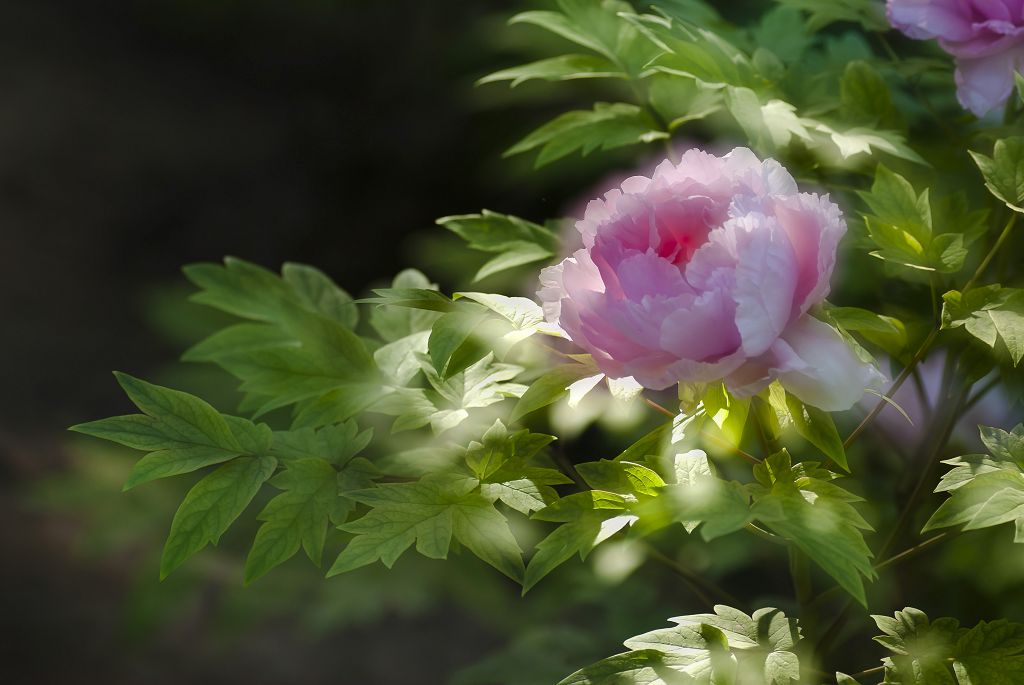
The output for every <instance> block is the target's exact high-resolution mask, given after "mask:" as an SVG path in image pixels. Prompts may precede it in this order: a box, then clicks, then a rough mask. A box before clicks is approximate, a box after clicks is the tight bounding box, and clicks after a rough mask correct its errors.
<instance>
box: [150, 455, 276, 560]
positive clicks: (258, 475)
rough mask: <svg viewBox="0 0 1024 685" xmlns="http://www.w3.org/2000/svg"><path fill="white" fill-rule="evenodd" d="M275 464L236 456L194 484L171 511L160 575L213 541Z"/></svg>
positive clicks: (268, 476)
mask: <svg viewBox="0 0 1024 685" xmlns="http://www.w3.org/2000/svg"><path fill="white" fill-rule="evenodd" d="M276 466H277V460H276V459H274V458H273V457H267V456H262V457H238V458H236V459H233V460H231V461H229V462H228V463H226V464H224V465H223V466H221V467H219V468H218V469H217V470H216V471H214V472H213V473H211V474H210V475H208V476H206V477H205V478H203V479H202V480H200V481H199V482H198V483H196V484H195V485H194V486H193V487H192V489H191V490H189V491H188V494H186V495H185V499H184V501H183V502H182V503H181V506H180V507H178V511H177V513H175V514H174V520H173V521H172V522H171V532H170V534H169V535H168V536H167V543H166V544H165V545H164V552H163V556H162V557H161V559H160V578H161V579H163V578H166V577H167V576H168V574H170V573H171V571H173V570H174V569H176V568H177V567H178V566H180V565H181V564H182V562H184V561H185V560H186V559H188V558H189V557H190V556H192V555H193V554H195V553H196V552H198V551H199V550H201V549H202V548H203V547H205V546H206V545H207V544H208V543H213V544H217V541H218V540H220V536H221V535H223V534H224V531H226V530H227V529H228V526H230V525H231V523H232V522H233V521H234V520H235V519H236V518H238V516H239V514H241V513H242V510H244V509H245V508H246V506H248V504H249V502H250V501H252V498H253V497H254V496H255V495H256V493H257V492H258V491H259V489H260V486H262V485H263V483H264V481H266V480H267V479H268V478H270V476H271V474H273V472H274V469H275V467H276Z"/></svg>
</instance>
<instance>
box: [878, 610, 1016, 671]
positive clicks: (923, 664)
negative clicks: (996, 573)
mask: <svg viewBox="0 0 1024 685" xmlns="http://www.w3.org/2000/svg"><path fill="white" fill-rule="evenodd" d="M872 618H873V619H874V620H875V623H876V624H877V625H878V627H879V629H880V630H881V631H882V632H883V633H885V635H881V636H879V637H876V638H875V641H876V642H878V643H879V644H881V645H883V646H884V647H885V648H886V649H888V650H889V651H890V652H892V656H889V657H886V658H885V659H883V660H882V662H883V664H884V665H885V673H886V680H885V682H887V683H927V684H928V685H931V684H932V683H935V684H936V685H942V684H943V683H948V684H949V685H954V684H956V685H985V684H987V683H992V684H995V685H999V684H1002V683H1006V684H1007V685H1009V684H1010V683H1017V682H1020V680H1021V678H1022V677H1024V655H1021V652H1022V651H1024V625H1021V624H1019V623H1011V622H1009V621H1007V620H1005V619H1002V620H998V621H991V622H986V621H981V622H980V623H978V624H977V625H976V626H974V627H973V628H970V629H967V628H961V627H960V624H959V622H958V621H956V620H955V619H952V618H940V619H936V620H935V621H929V620H928V616H927V615H925V613H924V612H923V611H920V610H918V609H914V608H912V607H907V608H905V609H904V610H903V611H898V612H896V615H895V618H890V617H888V616H872ZM951 669H952V670H951Z"/></svg>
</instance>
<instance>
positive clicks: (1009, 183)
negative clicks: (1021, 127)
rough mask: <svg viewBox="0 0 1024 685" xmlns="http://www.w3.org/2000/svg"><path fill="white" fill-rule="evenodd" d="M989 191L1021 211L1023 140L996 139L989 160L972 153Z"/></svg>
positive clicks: (1020, 138)
mask: <svg viewBox="0 0 1024 685" xmlns="http://www.w3.org/2000/svg"><path fill="white" fill-rule="evenodd" d="M971 157H973V158H974V163H975V164H977V165H978V168H979V169H981V174H982V176H984V177H985V187H986V188H988V190H989V192H990V193H992V194H993V195H995V196H996V197H997V198H999V199H1000V200H1002V201H1003V202H1005V203H1006V206H1007V207H1009V208H1010V209H1012V210H1014V211H1015V212H1024V137H1013V138H1004V139H1002V140H997V141H996V144H995V148H994V150H993V152H992V156H991V157H986V156H985V155H983V154H980V153H977V152H971Z"/></svg>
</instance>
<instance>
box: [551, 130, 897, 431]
mask: <svg viewBox="0 0 1024 685" xmlns="http://www.w3.org/2000/svg"><path fill="white" fill-rule="evenodd" d="M576 228H577V230H578V231H579V232H580V234H581V235H582V237H583V249H580V250H578V251H576V253H575V254H573V256H572V257H569V258H568V259H565V260H564V261H563V262H562V263H561V264H558V265H556V266H552V267H549V268H547V269H544V271H543V272H541V277H540V278H541V285H542V288H541V290H540V291H539V292H538V295H539V296H540V299H541V301H542V303H543V305H544V311H545V315H546V317H547V319H548V321H550V322H552V323H557V324H558V325H559V326H560V327H561V328H562V330H564V331H565V332H566V334H567V335H568V336H569V337H570V338H571V339H572V340H573V342H575V343H576V344H577V345H579V346H580V347H582V348H584V349H585V350H587V351H588V352H590V353H591V354H592V355H593V357H594V361H595V362H596V363H597V365H598V366H599V367H600V369H601V370H602V371H603V372H604V373H606V374H607V375H608V376H609V377H611V378H625V377H629V376H632V377H633V378H635V379H636V380H637V381H638V382H639V383H640V384H641V385H643V386H645V387H648V388H652V389H656V390H660V389H664V388H667V387H669V386H671V385H673V384H675V383H679V382H710V381H718V380H724V381H725V383H726V385H727V386H728V387H729V389H730V390H731V391H732V392H733V393H735V394H737V395H740V396H748V395H752V394H755V393H757V392H760V391H761V390H763V389H764V388H765V387H766V386H767V385H768V383H770V382H771V381H772V380H773V379H776V378H778V379H780V380H781V381H782V383H783V384H784V385H785V387H786V389H787V390H788V391H789V392H792V393H793V394H794V395H796V396H797V397H799V398H800V399H801V400H803V401H804V402H806V403H807V404H811V405H814V406H816V407H819V408H821V409H825V410H828V411H836V410H841V409H849V408H850V407H851V406H852V405H853V404H854V403H855V402H856V401H857V400H858V399H859V398H860V397H861V395H862V394H863V393H864V389H865V388H866V387H868V386H870V385H874V384H876V383H877V382H879V381H880V380H881V375H880V374H879V373H878V371H877V370H876V369H875V368H874V367H873V366H871V365H870V364H866V363H864V362H862V361H861V360H860V359H859V358H858V357H857V356H856V355H855V354H854V353H853V351H852V350H851V349H850V347H849V346H848V345H847V344H846V342H845V341H844V340H843V338H842V337H841V336H840V334H839V332H838V331H836V330H835V329H834V328H832V327H831V326H829V325H828V324H825V323H822V322H821V321H819V320H817V319H815V318H813V317H812V316H810V315H809V314H808V313H807V311H808V309H810V308H811V307H812V306H814V305H815V304H818V303H820V302H821V301H822V300H823V299H824V298H825V296H826V295H827V294H828V291H829V278H830V276H831V275H832V269H833V267H834V266H835V258H836V247H837V245H838V243H839V239H840V238H841V237H842V236H843V234H844V233H845V232H846V224H845V222H844V221H843V217H842V213H841V212H840V210H839V207H837V206H836V205H835V204H834V203H832V202H831V201H829V199H828V198H827V197H819V196H818V195H811V194H807V193H803V194H801V193H798V192H797V187H796V183H795V182H794V180H793V177H792V176H790V175H789V173H788V172H787V171H786V170H785V169H784V168H783V167H782V166H781V165H780V164H779V163H778V162H776V161H775V160H767V161H764V162H762V161H760V160H759V159H758V158H757V157H756V156H755V155H754V153H752V152H751V151H750V150H747V149H746V148H737V149H735V150H733V151H732V152H730V153H729V154H727V155H725V156H724V157H716V156H714V155H711V154H707V153H705V152H702V151H700V150H689V151H688V152H687V153H686V154H684V155H683V158H682V161H681V162H680V163H679V164H678V165H673V164H672V163H670V162H668V161H666V162H663V163H662V164H661V165H660V166H658V168H657V169H656V170H655V172H654V175H653V177H652V178H646V177H643V176H634V177H632V178H629V179H627V180H626V181H625V182H623V184H622V188H621V190H620V189H614V190H612V191H610V192H608V193H607V194H606V195H605V196H604V199H603V200H594V201H592V202H591V203H590V204H589V205H588V207H587V210H586V214H585V215H584V218H583V220H582V221H579V222H577V224H576Z"/></svg>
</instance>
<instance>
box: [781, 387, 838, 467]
mask: <svg viewBox="0 0 1024 685" xmlns="http://www.w3.org/2000/svg"><path fill="white" fill-rule="evenodd" d="M786 406H787V407H788V408H789V415H790V417H791V418H792V419H793V427H794V428H796V432H797V433H799V434H800V435H801V436H802V437H803V438H804V439H805V440H807V442H809V443H811V444H812V445H814V446H815V447H817V448H818V449H819V450H821V452H822V453H823V454H824V455H825V456H826V457H828V458H829V459H831V460H832V461H834V462H835V463H836V464H838V465H839V466H840V468H842V469H843V470H844V471H846V472H847V473H849V472H850V465H849V464H848V463H847V462H846V449H845V448H844V447H843V439H842V438H840V437H839V431H837V430H836V424H835V423H834V422H833V421H832V415H831V414H829V413H828V412H826V411H822V410H821V409H818V408H817V407H811V406H809V405H806V404H804V403H803V402H801V401H800V400H799V399H797V398H796V397H795V396H794V395H791V394H788V393H787V394H786Z"/></svg>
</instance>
